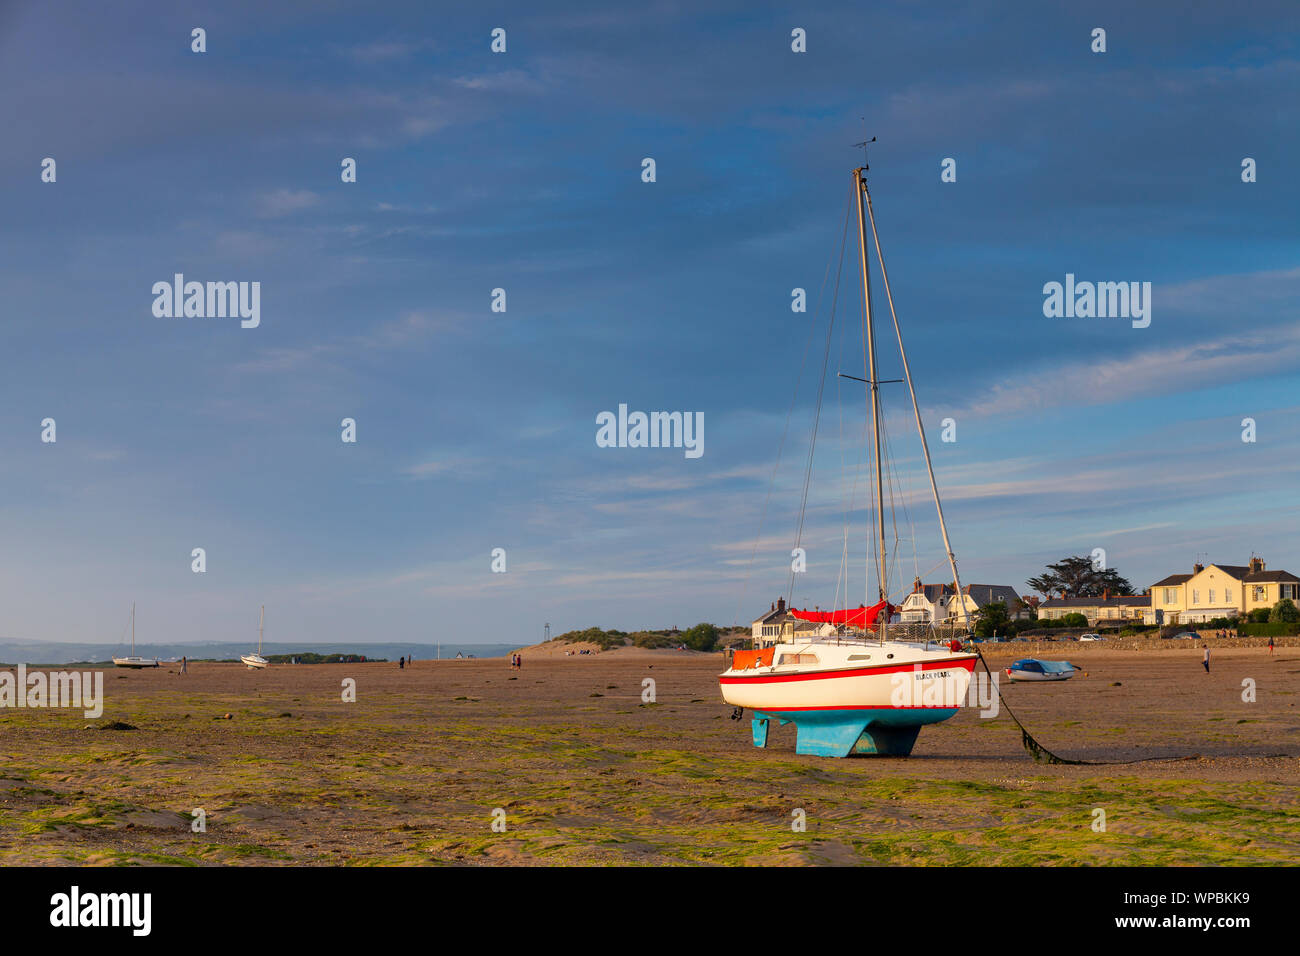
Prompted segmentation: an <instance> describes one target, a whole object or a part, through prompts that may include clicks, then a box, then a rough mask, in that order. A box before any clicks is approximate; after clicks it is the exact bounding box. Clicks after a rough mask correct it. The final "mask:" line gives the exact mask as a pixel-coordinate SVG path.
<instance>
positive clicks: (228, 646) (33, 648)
mask: <svg viewBox="0 0 1300 956" xmlns="http://www.w3.org/2000/svg"><path fill="white" fill-rule="evenodd" d="M514 647H515V645H514V644H463V643H460V644H443V645H442V647H441V650H439V647H438V645H436V644H394V643H382V642H377V643H373V644H371V643H362V642H360V641H358V642H356V643H355V644H286V643H282V642H277V641H267V642H266V643H265V644H263V645H262V653H263V654H265V655H266V656H267V657H271V656H273V655H280V654H285V655H289V654H298V655H302V654H319V655H322V656H327V655H332V654H364V655H365V656H366V657H367V658H372V657H377V658H386V659H388V660H390V661H396V660H397V659H398V658H399V657H413V658H414V659H415V660H418V661H427V660H433V659H435V658H437V657H438V656H440V655H441V656H442V657H444V658H452V657H455V656H456V655H457V654H458V653H459V654H464V655H465V656H467V657H468V656H469V655H470V654H473V655H474V656H475V657H502V656H504V655H506V654H508V653H509V652H510V651H511V649H513V648H514ZM256 649H257V645H256V643H249V642H248V641H238V642H235V641H228V642H224V643H191V644H143V643H139V642H137V643H136V645H135V653H136V654H137V655H138V656H140V657H157V658H160V659H163V660H167V659H170V658H177V659H179V658H180V657H182V656H185V657H188V658H189V659H190V660H192V661H194V660H217V661H227V660H237V659H238V658H239V655H241V654H247V653H248V652H249V651H252V650H256ZM129 653H131V649H130V647H129V646H124V645H121V644H89V643H66V644H65V643H62V642H57V641H15V640H0V663H3V664H34V665H53V664H71V663H76V662H94V663H99V662H107V661H108V660H110V659H111V658H112V657H114V656H115V655H119V656H125V655H127V654H129Z"/></svg>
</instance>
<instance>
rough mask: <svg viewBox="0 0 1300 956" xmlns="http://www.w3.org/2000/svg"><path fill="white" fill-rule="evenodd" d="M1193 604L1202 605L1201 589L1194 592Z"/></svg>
mask: <svg viewBox="0 0 1300 956" xmlns="http://www.w3.org/2000/svg"><path fill="white" fill-rule="evenodd" d="M1192 603H1193V604H1200V603H1201V592H1200V590H1199V589H1196V590H1193V591H1192Z"/></svg>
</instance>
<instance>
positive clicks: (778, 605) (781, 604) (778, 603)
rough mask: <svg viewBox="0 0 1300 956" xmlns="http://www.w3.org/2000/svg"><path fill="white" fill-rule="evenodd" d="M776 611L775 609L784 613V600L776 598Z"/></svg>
mask: <svg viewBox="0 0 1300 956" xmlns="http://www.w3.org/2000/svg"><path fill="white" fill-rule="evenodd" d="M776 609H777V610H778V611H784V610H785V598H777V599H776Z"/></svg>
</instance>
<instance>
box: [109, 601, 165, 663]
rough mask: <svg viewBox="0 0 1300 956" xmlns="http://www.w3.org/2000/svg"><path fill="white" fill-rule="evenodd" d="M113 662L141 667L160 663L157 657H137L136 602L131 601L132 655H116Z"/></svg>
mask: <svg viewBox="0 0 1300 956" xmlns="http://www.w3.org/2000/svg"><path fill="white" fill-rule="evenodd" d="M113 664H114V666H116V667H130V668H136V669H139V668H141V667H157V666H158V664H159V661H158V658H156V657H136V656H135V602H134V601H132V602H131V656H130V657H115V658H113Z"/></svg>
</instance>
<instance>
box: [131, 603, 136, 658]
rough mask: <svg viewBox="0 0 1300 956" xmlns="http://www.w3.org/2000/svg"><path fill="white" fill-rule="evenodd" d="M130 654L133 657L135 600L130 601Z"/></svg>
mask: <svg viewBox="0 0 1300 956" xmlns="http://www.w3.org/2000/svg"><path fill="white" fill-rule="evenodd" d="M131 656H132V657H135V602H134V601H132V602H131Z"/></svg>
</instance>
